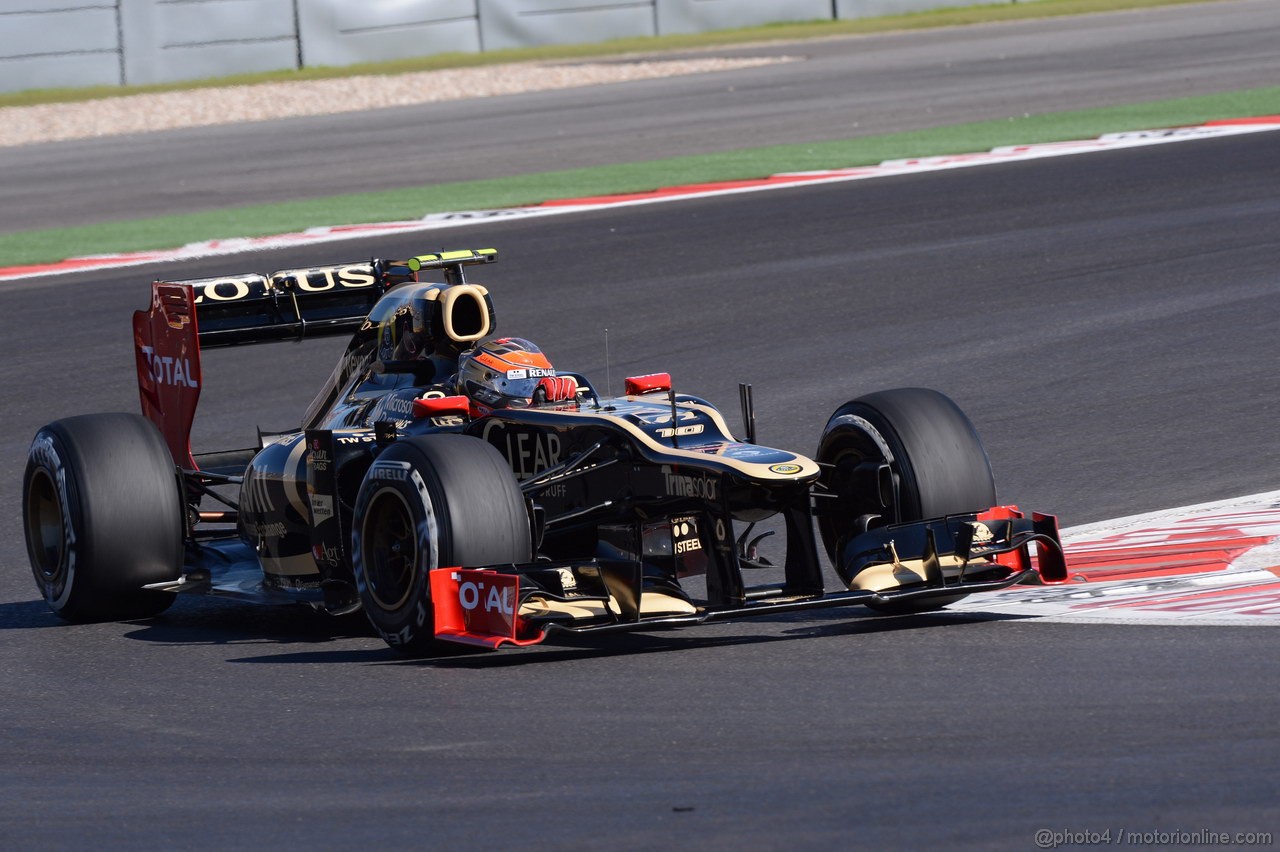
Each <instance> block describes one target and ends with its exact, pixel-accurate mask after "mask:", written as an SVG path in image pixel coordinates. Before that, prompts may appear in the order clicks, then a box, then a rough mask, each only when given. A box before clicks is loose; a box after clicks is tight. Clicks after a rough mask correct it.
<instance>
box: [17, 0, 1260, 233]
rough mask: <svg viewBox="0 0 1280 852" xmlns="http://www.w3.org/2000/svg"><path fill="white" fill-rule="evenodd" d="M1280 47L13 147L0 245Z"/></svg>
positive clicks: (684, 81)
mask: <svg viewBox="0 0 1280 852" xmlns="http://www.w3.org/2000/svg"><path fill="white" fill-rule="evenodd" d="M1277 43H1280V6H1278V5H1277V4H1276V3H1274V2H1273V0H1245V2H1239V0H1234V2H1229V3H1210V4H1207V5H1203V6H1182V7H1172V8H1163V9H1162V8H1157V9H1151V10H1147V11H1139V12H1124V13H1114V14H1103V15H1092V16H1085V17H1079V18H1059V19H1053V20H1045V21H1027V22H1020V23H1010V24H1001V25H993V26H982V27H969V28H960V29H952V30H946V31H941V30H938V31H925V32H914V33H896V34H891V35H880V36H870V37H856V38H840V39H832V40H825V41H815V42H806V43H800V44H778V45H768V46H759V47H749V48H738V49H729V50H717V51H713V52H712V53H713V54H715V55H750V56H776V55H785V56H798V57H803V58H804V60H805V61H803V62H793V63H790V64H786V65H777V66H771V67H766V68H760V69H757V70H753V71H742V72H733V73H725V74H702V75H693V76H688V77H678V78H669V79H665V80H655V81H649V82H636V83H626V84H619V85H614V86H600V87H595V88H589V89H576V90H569V91H561V92H544V93H540V94H532V95H521V96H513V97H500V98H489V99H482V100H473V101H459V102H454V103H444V104H435V105H428V106H421V107H412V108H402V109H389V110H378V111H374V112H368V113H361V114H346V115H337V116H329V117H320V118H299V119H289V120H283V121H264V122H259V123H251V124H243V125H231V126H225V127H215V128H202V129H192V130H178V131H170V132H164V133H156V134H150V135H144V136H125V137H116V138H105V139H99V140H87V141H75V142H61V143H57V144H51V145H40V146H30V147H22V148H10V149H0V175H4V179H3V181H0V233H7V232H11V231H17V230H26V229H31V228H50V227H67V226H71V225H80V224H90V223H94V222H101V221H111V220H127V219H134V218H138V217H140V216H161V215H168V214H173V213H185V212H192V211H199V210H208V209H218V208H223V207H230V206H236V205H242V204H252V203H262V202H271V201H281V200H288V199H296V198H314V197H320V196H326V195H333V194H337V193H348V192H365V191H371V190H386V189H396V188H399V187H405V186H424V185H431V184H436V183H441V182H452V181H462V180H472V179H479V178H493V177H505V176H510V175H518V174H527V173H532V172H542V171H551V170H556V169H567V168H576V167H580V166H592V165H604V164H610V163H624V162H635V161H642V160H652V159H659V158H663V157H672V156H679V155H684V154H701V153H711V152H722V151H727V150H733V149H739V148H744V147H752V146H760V145H772V144H779V143H789V142H811V141H816V140H824V139H844V138H849V137H854V136H862V135H875V134H882V133H891V132H895V131H900V130H913V129H919V128H925V127H938V126H942V125H947V124H957V123H961V122H967V121H979V120H984V119H1004V118H1017V117H1021V116H1023V115H1026V114H1031V115H1036V114H1041V113H1047V112H1056V111H1060V110H1072V109H1086V108H1095V107H1101V106H1109V105H1114V104H1127V103H1138V102H1142V101H1150V100H1159V99H1164V98H1178V97H1187V96H1191V95H1202V94H1212V93H1216V92H1225V91H1232V90H1236V89H1243V88H1249V87H1254V86H1261V85H1274V83H1275V81H1276V80H1277V79H1280V51H1277V50H1276V49H1275V45H1276V44H1277ZM262 110H263V115H264V117H269V116H270V114H271V105H270V104H269V103H263V105H262ZM831 165H833V166H839V165H844V164H840V163H833V164H831ZM326 224H327V223H326Z"/></svg>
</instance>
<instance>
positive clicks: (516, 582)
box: [431, 568, 546, 649]
mask: <svg viewBox="0 0 1280 852" xmlns="http://www.w3.org/2000/svg"><path fill="white" fill-rule="evenodd" d="M519 601H520V578H519V577H518V576H517V575H515V574H500V573H498V572H497V571H486V570H483V569H477V568H437V569H435V570H434V571H432V572H431V606H432V609H434V610H435V619H436V638H437V639H445V640H448V641H450V642H461V643H462V644H464V645H478V646H480V647H482V648H490V649H496V648H498V647H500V646H502V645H508V644H510V645H536V644H538V643H539V642H541V641H542V640H543V639H544V638H546V634H544V633H542V632H539V633H538V635H537V636H535V637H531V638H528V639H522V638H520V637H519V627H520V616H519V615H518V614H517V609H518V608H519V606H520V603H519Z"/></svg>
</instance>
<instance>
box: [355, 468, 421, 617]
mask: <svg viewBox="0 0 1280 852" xmlns="http://www.w3.org/2000/svg"><path fill="white" fill-rule="evenodd" d="M366 517H368V518H369V521H368V523H367V524H366V525H365V530H364V536H363V541H362V544H361V548H362V551H363V552H362V553H361V557H362V561H363V563H364V570H365V579H366V581H367V583H368V587H369V594H370V596H371V597H372V598H373V600H374V602H375V603H376V604H377V605H378V606H379V607H381V608H382V609H384V610H387V611H394V610H397V609H400V608H401V607H403V606H404V605H405V603H406V602H407V601H408V600H409V596H410V594H412V592H413V587H414V581H415V580H416V579H417V573H418V529H417V524H416V523H415V522H414V519H413V513H412V511H411V510H410V509H409V504H408V503H407V502H406V501H405V499H404V497H402V496H400V494H399V493H398V492H396V491H395V490H394V489H391V488H384V489H382V490H381V491H379V492H378V493H377V494H375V495H374V497H373V499H372V500H371V501H370V502H369V508H368V511H367V514H366Z"/></svg>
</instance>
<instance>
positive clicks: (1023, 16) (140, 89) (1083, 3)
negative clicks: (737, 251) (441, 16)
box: [0, 0, 1221, 107]
mask: <svg viewBox="0 0 1280 852" xmlns="http://www.w3.org/2000/svg"><path fill="white" fill-rule="evenodd" d="M1210 2H1221V0H1033V2H1017V0H1013V2H1007V3H996V4H991V5H982V6H966V7H962V8H947V9H934V10H930V11H926V12H914V13H910V14H903V15H889V16H885V17H880V18H862V19H858V20H851V21H813V22H809V23H794V24H772V25H769V26H763V27H751V28H746V29H734V30H719V31H716V32H710V33H696V34H691V35H671V36H658V37H652V38H628V39H617V40H614V41H607V42H602V43H595V44H572V45H555V46H549V47H530V48H521V49H517V50H498V51H491V52H487V53H445V54H435V55H432V56H423V57H417V58H413V59H400V60H395V61H391V62H377V63H367V64H361V65H351V66H343V67H324V66H322V67H316V68H303V69H301V70H286V71H268V72H262V73H257V74H240V75H236V76H231V77H218V78H211V79H207V80H191V81H185V82H180V83H162V84H156V85H147V86H95V87H90V88H79V89H35V90H30V91H25V92H12V93H0V107H9V106H31V105H34V104H43V103H73V102H76V101H87V100H97V99H101V98H114V97H123V96H126V95H137V94H146V93H153V92H178V91H189V90H191V89H202V88H211V87H216V86H236V85H241V86H243V85H253V84H255V83H271V82H288V81H295V80H322V79H327V78H332V77H350V76H353V75H358V74H404V73H408V72H412V71H434V70H439V69H442V68H469V67H475V66H479V65H499V64H503V63H508V62H533V61H544V62H545V61H554V60H570V61H572V60H583V59H595V58H600V57H616V56H619V55H625V54H632V53H656V52H663V51H673V50H695V49H699V48H709V47H725V46H727V45H736V44H748V43H752V42H765V41H790V40H803V39H811V38H823V37H834V36H847V35H866V34H871V33H883V32H891V31H897V30H916V29H930V28H935V27H952V26H966V25H970V24H986V23H992V22H997V21H1018V20H1029V19H1033V18H1054V17H1061V16H1064V15H1084V14H1091V13H1095V12H1118V11H1125V10H1131V9H1146V8H1151V7H1155V6H1180V5H1185V4H1189V3H1210Z"/></svg>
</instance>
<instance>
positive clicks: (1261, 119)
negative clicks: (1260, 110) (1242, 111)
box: [1202, 115, 1280, 127]
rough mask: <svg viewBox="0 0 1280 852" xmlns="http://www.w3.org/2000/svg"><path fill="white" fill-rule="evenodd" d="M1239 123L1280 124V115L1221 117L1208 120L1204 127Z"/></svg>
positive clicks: (1229, 125)
mask: <svg viewBox="0 0 1280 852" xmlns="http://www.w3.org/2000/svg"><path fill="white" fill-rule="evenodd" d="M1237 124H1280V115H1257V116H1254V117H1253V118H1220V119H1217V120H1216V121H1206V122H1205V123H1204V124H1203V125H1202V126H1204V127H1231V126H1233V125H1237Z"/></svg>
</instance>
